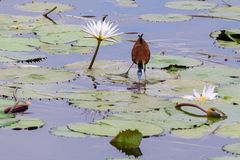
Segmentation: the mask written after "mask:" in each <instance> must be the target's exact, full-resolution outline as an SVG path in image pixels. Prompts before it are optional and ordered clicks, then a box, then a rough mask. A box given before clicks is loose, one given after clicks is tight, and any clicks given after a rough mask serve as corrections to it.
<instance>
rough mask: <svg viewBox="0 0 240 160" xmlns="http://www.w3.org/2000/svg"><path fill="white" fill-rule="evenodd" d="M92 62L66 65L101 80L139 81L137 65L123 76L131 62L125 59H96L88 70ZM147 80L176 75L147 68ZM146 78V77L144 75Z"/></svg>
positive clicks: (156, 80)
mask: <svg viewBox="0 0 240 160" xmlns="http://www.w3.org/2000/svg"><path fill="white" fill-rule="evenodd" d="M89 63H90V62H75V63H72V64H67V65H65V66H64V67H65V68H67V69H73V70H76V69H77V70H78V72H79V73H80V74H81V75H88V76H93V77H95V78H99V79H100V80H106V79H107V80H108V81H109V80H110V81H112V82H115V83H117V82H118V83H129V82H132V83H134V82H138V78H137V70H138V69H137V67H132V69H131V70H130V72H129V74H128V77H125V76H123V75H122V74H123V73H126V71H127V70H128V68H129V66H130V64H128V63H127V62H124V61H114V60H112V61H106V60H100V61H96V62H95V63H94V65H93V68H92V69H91V70H88V66H89ZM146 74H147V75H151V76H147V77H146V80H147V82H148V83H149V84H153V83H158V82H161V81H165V80H167V79H174V75H171V74H169V73H167V72H166V71H163V70H152V69H147V71H146ZM143 78H144V77H143Z"/></svg>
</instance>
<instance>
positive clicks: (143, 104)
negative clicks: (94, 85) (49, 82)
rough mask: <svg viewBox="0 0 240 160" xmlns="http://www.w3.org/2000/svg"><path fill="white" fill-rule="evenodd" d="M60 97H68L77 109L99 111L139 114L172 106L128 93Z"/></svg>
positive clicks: (69, 94)
mask: <svg viewBox="0 0 240 160" xmlns="http://www.w3.org/2000/svg"><path fill="white" fill-rule="evenodd" d="M58 95H60V96H61V95H65V96H67V97H68V98H69V99H70V100H69V102H70V104H72V105H74V106H75V107H79V108H86V109H93V110H99V111H118V112H137V111H138V112H139V111H149V110H153V109H159V108H162V107H164V106H168V105H171V103H169V102H167V101H164V100H163V99H160V98H156V97H151V96H146V95H143V94H136V93H131V92H127V91H96V90H89V91H87V90H86V91H84V90H79V91H75V92H74V91H72V92H64V91H60V92H59V93H58Z"/></svg>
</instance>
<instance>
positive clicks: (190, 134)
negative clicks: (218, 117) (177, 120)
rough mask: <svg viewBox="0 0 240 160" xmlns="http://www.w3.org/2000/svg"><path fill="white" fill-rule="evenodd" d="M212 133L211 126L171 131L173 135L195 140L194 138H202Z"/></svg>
mask: <svg viewBox="0 0 240 160" xmlns="http://www.w3.org/2000/svg"><path fill="white" fill-rule="evenodd" d="M210 131H211V127H210V126H207V125H203V126H200V127H196V128H190V129H181V130H173V131H171V134H173V135H174V136H178V137H181V138H187V139H193V138H201V137H203V136H204V135H207V134H209V132H210Z"/></svg>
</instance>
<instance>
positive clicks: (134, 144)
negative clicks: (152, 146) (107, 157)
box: [110, 129, 143, 149]
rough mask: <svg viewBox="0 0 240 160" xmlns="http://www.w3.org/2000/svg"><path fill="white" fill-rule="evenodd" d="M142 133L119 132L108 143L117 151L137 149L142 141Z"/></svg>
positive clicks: (134, 131)
mask: <svg viewBox="0 0 240 160" xmlns="http://www.w3.org/2000/svg"><path fill="white" fill-rule="evenodd" d="M142 136H143V135H142V133H141V132H139V131H138V130H129V129H128V130H125V131H121V132H119V133H118V134H117V136H116V137H114V138H113V139H112V140H111V141H110V143H111V144H112V145H113V146H115V147H116V148H118V149H123V148H125V149H131V148H138V147H139V146H140V144H141V141H142Z"/></svg>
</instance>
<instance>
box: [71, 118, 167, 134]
mask: <svg viewBox="0 0 240 160" xmlns="http://www.w3.org/2000/svg"><path fill="white" fill-rule="evenodd" d="M68 127H69V128H70V129H71V130H72V131H75V132H79V133H84V134H90V135H97V136H115V135H117V134H118V133H119V132H120V131H122V130H127V129H131V130H135V129H137V130H139V131H140V132H141V133H142V134H143V136H144V137H146V136H154V135H160V134H161V133H162V132H163V129H162V128H161V127H158V126H156V125H153V124H150V123H144V122H138V121H123V120H107V119H106V120H100V121H97V122H96V123H94V124H85V123H78V124H71V125H68Z"/></svg>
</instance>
